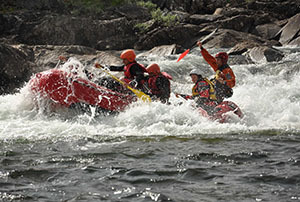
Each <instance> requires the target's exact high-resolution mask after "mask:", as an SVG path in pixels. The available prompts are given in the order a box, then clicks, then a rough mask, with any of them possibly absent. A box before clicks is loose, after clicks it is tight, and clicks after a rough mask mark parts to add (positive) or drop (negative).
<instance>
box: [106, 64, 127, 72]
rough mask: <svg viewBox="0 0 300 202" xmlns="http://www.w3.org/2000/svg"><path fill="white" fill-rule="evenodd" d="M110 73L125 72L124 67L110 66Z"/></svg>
mask: <svg viewBox="0 0 300 202" xmlns="http://www.w3.org/2000/svg"><path fill="white" fill-rule="evenodd" d="M109 70H110V71H116V72H122V71H124V65H122V66H109Z"/></svg>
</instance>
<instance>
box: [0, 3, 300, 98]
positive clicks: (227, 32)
mask: <svg viewBox="0 0 300 202" xmlns="http://www.w3.org/2000/svg"><path fill="white" fill-rule="evenodd" d="M2 1H3V0H2ZM100 2H101V1H100ZM103 2H105V1H103ZM76 9H77V10H76ZM0 11H1V12H0V24H1V26H0V94H5V93H12V92H15V90H16V89H17V88H18V87H21V86H22V85H23V84H24V82H26V81H28V80H29V78H30V76H31V75H32V74H33V73H36V72H39V71H42V70H45V69H49V68H51V67H54V66H55V63H56V62H57V58H58V56H59V55H65V56H67V57H69V56H75V57H77V58H79V59H80V60H83V61H87V63H93V62H95V61H96V60H97V61H99V62H100V63H105V64H112V63H115V64H116V63H119V62H120V61H119V60H118V57H117V56H118V54H119V52H120V51H121V50H123V49H127V48H134V49H136V50H143V51H145V50H149V52H145V53H144V55H147V54H148V53H149V54H150V53H151V54H158V55H163V54H174V53H180V52H182V51H183V50H184V49H186V48H190V46H191V44H193V43H194V42H195V41H196V40H198V39H202V38H203V37H205V36H206V35H208V34H209V33H210V32H212V31H213V30H214V29H215V28H218V31H217V33H216V34H215V35H214V36H213V37H212V38H211V39H210V40H209V41H208V42H207V43H206V44H205V47H207V48H212V47H215V48H231V49H230V51H229V53H230V54H231V57H235V55H237V56H239V57H242V59H239V63H247V62H266V61H267V62H269V61H279V60H281V58H282V57H283V56H284V55H283V53H282V52H280V51H279V50H277V49H276V48H274V47H276V46H286V45H294V46H300V26H299V25H300V2H299V1H293V0H260V1H254V0H228V1H224V0H196V1H195V0H193V1H192V0H162V1H157V0H152V2H151V3H150V2H148V3H141V2H140V3H129V4H122V5H119V6H114V7H112V6H109V7H105V9H102V10H101V11H99V12H98V11H97V12H92V10H89V11H86V10H85V11H83V10H80V9H78V8H76V7H75V6H74V5H72V4H70V1H68V0H41V1H35V0H27V1H24V0H13V1H9V2H7V1H3V2H1V7H0ZM75 11H77V12H75ZM233 61H234V60H233Z"/></svg>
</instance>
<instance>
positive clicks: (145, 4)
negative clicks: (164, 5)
mask: <svg viewBox="0 0 300 202" xmlns="http://www.w3.org/2000/svg"><path fill="white" fill-rule="evenodd" d="M136 4H137V5H138V6H142V7H144V8H147V9H148V10H149V11H153V10H155V9H156V7H157V6H156V4H154V3H152V2H151V1H146V2H145V1H138V2H137V3H136Z"/></svg>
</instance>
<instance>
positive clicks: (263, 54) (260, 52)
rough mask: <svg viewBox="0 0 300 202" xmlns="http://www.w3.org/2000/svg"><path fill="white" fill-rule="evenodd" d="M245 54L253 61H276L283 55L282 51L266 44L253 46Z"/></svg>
mask: <svg viewBox="0 0 300 202" xmlns="http://www.w3.org/2000/svg"><path fill="white" fill-rule="evenodd" d="M246 55H247V56H249V58H251V60H252V61H253V62H255V63H266V62H277V61H280V60H281V59H282V58H283V57H284V54H283V52H281V51H279V50H277V49H275V48H271V47H267V46H260V47H254V48H252V49H250V50H249V51H248V52H247V53H246Z"/></svg>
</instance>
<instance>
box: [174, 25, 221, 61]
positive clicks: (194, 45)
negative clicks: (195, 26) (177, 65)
mask: <svg viewBox="0 0 300 202" xmlns="http://www.w3.org/2000/svg"><path fill="white" fill-rule="evenodd" d="M217 30H218V28H216V29H215V30H214V31H213V32H212V33H210V34H209V35H207V36H206V37H204V39H202V40H201V43H202V44H203V43H205V42H206V41H207V39H209V38H210V37H212V35H214V34H215V33H216V32H217ZM196 45H197V41H195V42H194V43H193V45H192V47H191V48H189V49H187V50H186V51H184V52H183V53H181V55H180V56H179V58H178V59H177V62H179V61H180V60H181V59H182V58H184V57H185V56H186V55H187V54H188V53H189V52H190V50H192V49H193V48H195V47H196Z"/></svg>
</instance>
